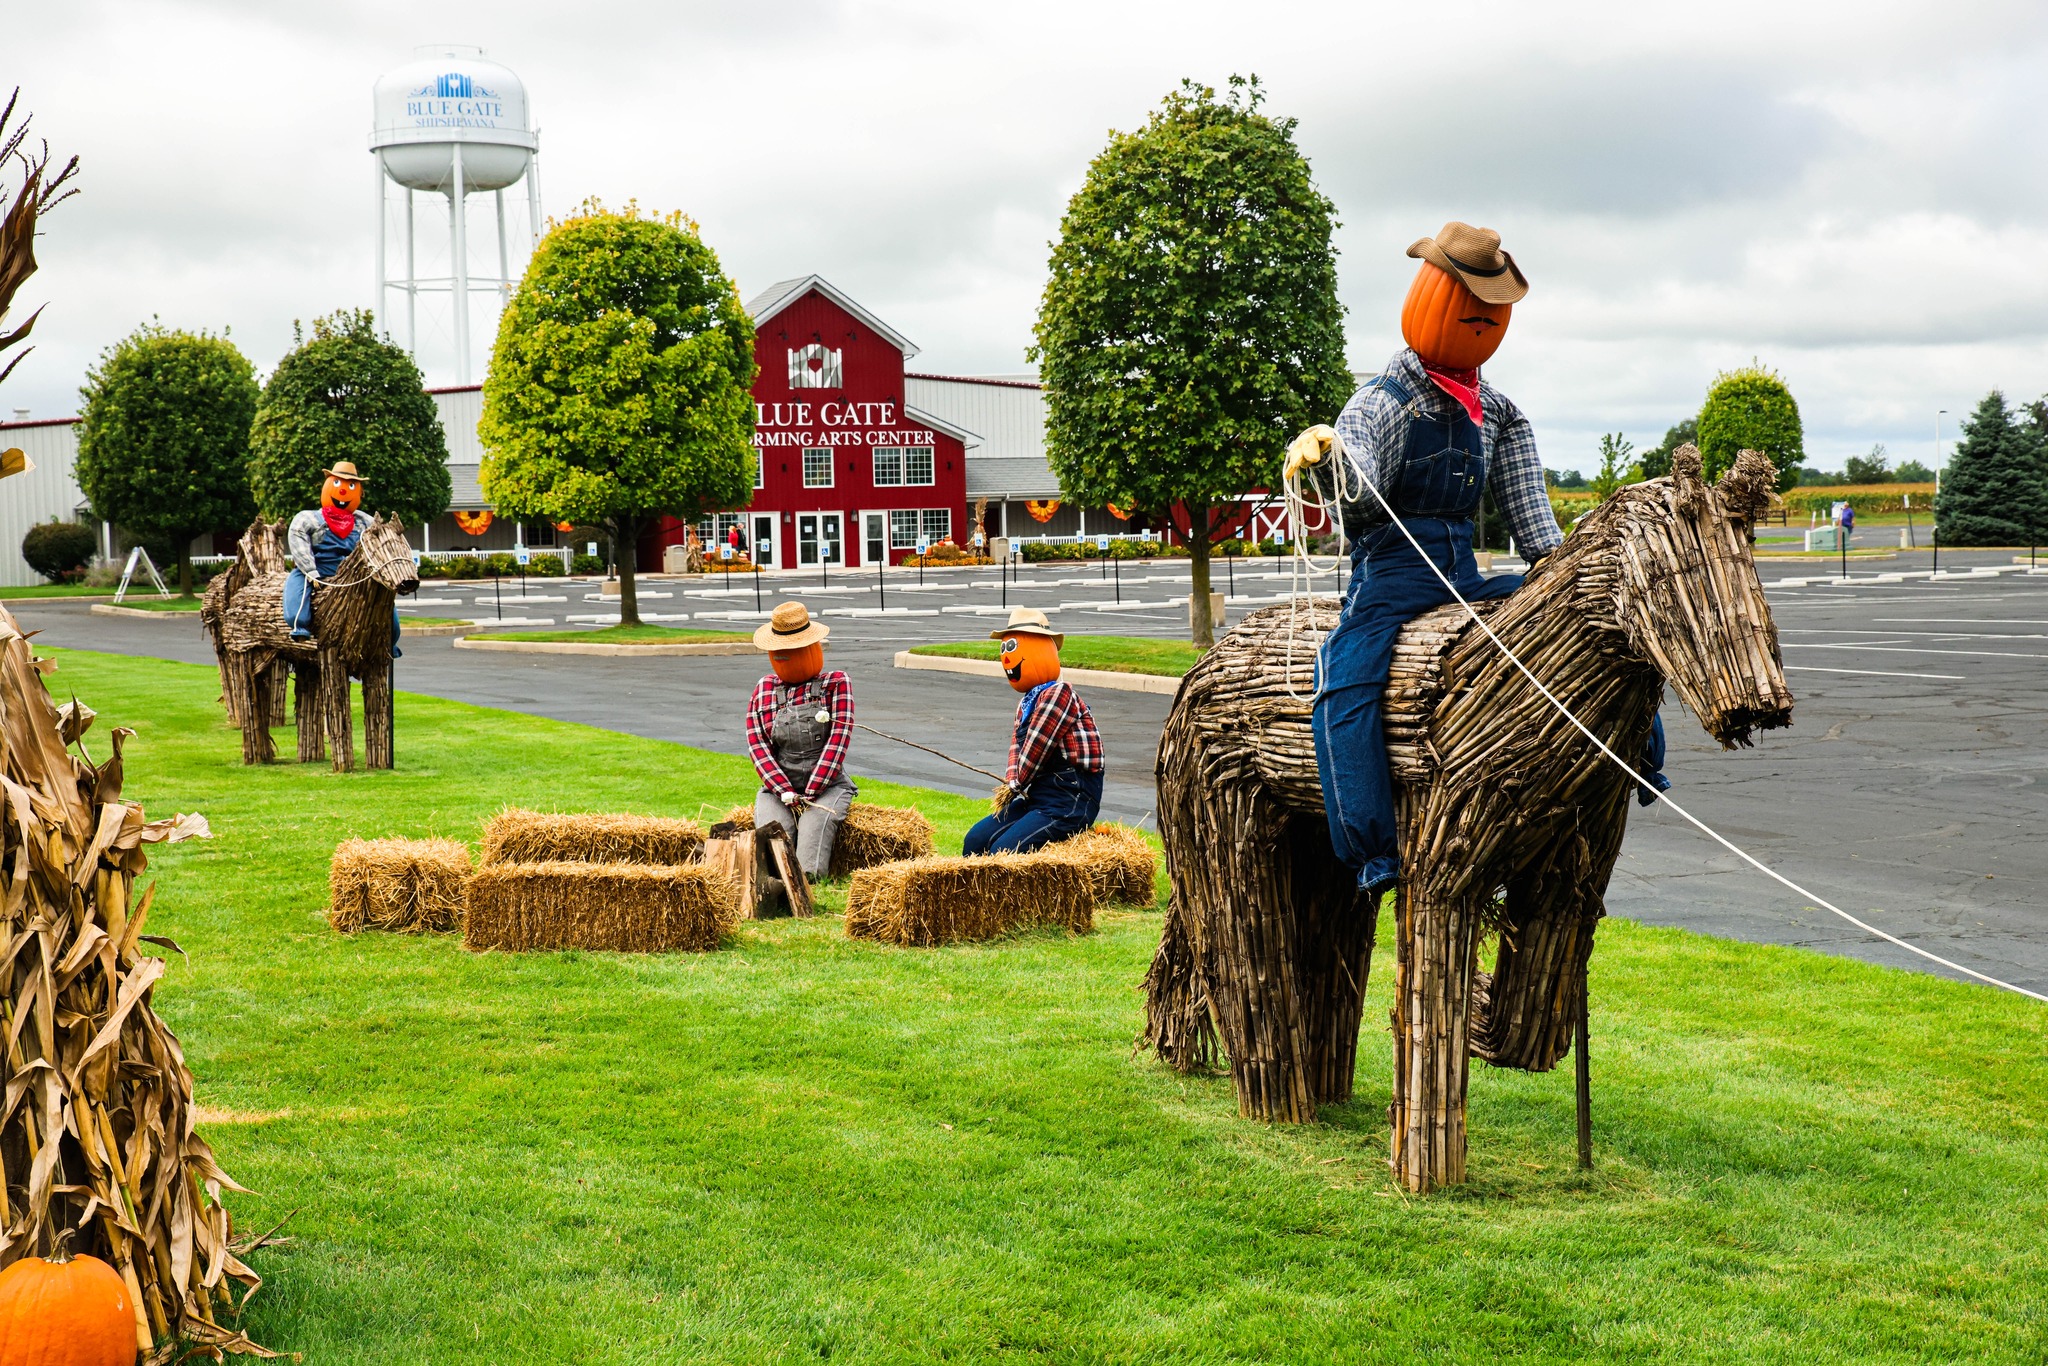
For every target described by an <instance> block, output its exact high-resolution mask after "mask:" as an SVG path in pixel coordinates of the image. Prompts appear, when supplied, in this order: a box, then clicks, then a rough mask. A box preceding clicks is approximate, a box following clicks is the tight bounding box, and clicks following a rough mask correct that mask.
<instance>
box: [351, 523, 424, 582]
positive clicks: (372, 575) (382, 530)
mask: <svg viewBox="0 0 2048 1366" xmlns="http://www.w3.org/2000/svg"><path fill="white" fill-rule="evenodd" d="M334 577H335V578H336V579H337V580H339V581H341V582H342V583H347V582H348V581H350V580H352V579H361V578H365V577H366V578H367V579H368V580H369V581H370V582H372V583H374V584H376V585H377V586H378V587H380V588H385V589H389V590H390V591H391V592H392V593H393V594H396V595H399V596H403V595H405V594H409V593H412V592H414V591H416V590H417V589H418V588H419V586H420V569H419V565H418V563H417V562H416V561H415V560H414V559H413V557H412V546H411V545H409V544H407V542H406V539H405V525H404V523H402V522H400V521H399V520H398V519H397V518H396V517H389V518H386V517H374V518H372V519H371V520H370V524H369V525H368V526H367V527H364V528H363V539H362V540H361V541H359V542H357V543H356V548H355V553H353V554H351V555H350V556H349V557H348V558H347V559H346V560H344V561H342V565H341V568H340V569H339V570H338V571H336V573H335V576H334Z"/></svg>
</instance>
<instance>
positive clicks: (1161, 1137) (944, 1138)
mask: <svg viewBox="0 0 2048 1366" xmlns="http://www.w3.org/2000/svg"><path fill="white" fill-rule="evenodd" d="M1077 639H1078V638H1077ZM1070 643H1071V641H1070ZM49 653H51V654H53V655H54V656H55V657H56V658H57V659H58V661H59V665H60V667H59V669H58V671H57V672H56V673H55V674H54V675H53V676H52V677H51V679H50V683H51V686H52V688H53V689H54V690H55V691H57V692H58V693H59V694H61V695H65V696H68V695H70V693H71V692H72V691H73V690H74V689H75V690H76V691H77V693H78V695H79V696H80V697H81V698H82V699H84V700H86V701H88V702H90V704H91V705H92V706H94V707H95V708H97V709H98V710H99V712H100V722H99V726H98V728H96V730H95V731H94V732H93V733H92V734H90V735H89V736H88V737H87V739H86V744H87V746H88V747H89V748H90V749H91V750H92V751H93V753H94V754H96V755H103V754H104V753H105V747H104V733H105V731H106V730H107V729H108V728H110V727H112V726H113V725H117V724H120V725H130V726H134V727H136V729H137V732H138V733H137V735H136V737H135V739H134V741H133V742H131V743H130V744H129V746H128V748H127V750H126V754H127V761H128V768H127V773H128V779H127V794H128V795H129V796H131V797H133V798H136V799H138V800H142V801H144V802H146V803H147V805H148V808H149V811H150V812H151V814H153V815H167V814H169V813H170V812H172V811H174V810H193V809H197V810H201V811H204V812H205V813H206V814H207V815H208V817H209V818H210V819H211V821H212V824H213V829H214V831H215V832H216V835H215V838H214V839H213V840H211V841H210V842H204V843H201V842H194V843H188V844H183V845H178V846H175V847H172V848H169V849H165V850H163V851H162V852H160V853H156V854H153V855H152V868H151V874H150V875H151V876H152V877H154V878H156V879H157V880H158V881H159V883H160V887H159V891H158V894H157V899H156V903H155V910H154V911H153V913H152V916H151V920H150V929H151V931H152V932H153V933H157V934H163V935H167V936H169V937H171V938H174V939H175V940H177V941H178V943H179V944H180V945H182V946H183V948H184V949H185V951H186V952H187V953H188V954H189V955H190V958H189V961H187V960H186V959H184V958H180V957H178V956H177V955H173V956H172V961H171V964H170V969H169V972H168V974H167V975H166V977H165V978H164V980H163V981H162V982H161V983H160V984H159V985H158V986H157V987H156V989H155V997H154V999H155V1004H156V1007H157V1009H158V1010H159V1011H161V1012H162V1013H163V1014H164V1015H165V1016H166V1017H167V1018H168V1019H169V1020H170V1022H171V1023H172V1024H173V1026H174V1027H175V1028H176V1029H177V1030H178V1032H179V1035H180V1037H181V1039H182V1040H183V1042H184V1047H185V1051H186V1056H187V1058H188V1060H189V1062H190V1064H191V1067H192V1069H193V1071H194V1072H195V1073H196V1074H197V1076H198V1079H199V1080H198V1088H199V1098H200V1101H201V1102H202V1103H203V1104H204V1105H206V1106H208V1107H211V1108H212V1110H214V1111H216V1112H220V1113H218V1114H217V1115H216V1117H215V1118H212V1119H210V1120H208V1121H207V1122H206V1124H205V1126H204V1127H205V1132H206V1133H207V1136H208V1137H209V1139H210V1140H211V1141H212V1143H213V1145H214V1147H215V1149H216V1150H217V1151H218V1153H219V1155H220V1159H221V1161H222V1163H223V1165H224V1166H225V1167H226V1169H227V1170H228V1171H229V1172H230V1173H231V1174H233V1175H234V1176H235V1177H236V1178H237V1179H239V1180H240V1181H242V1182H243V1183H244V1184H246V1185H248V1186H250V1187H252V1188H253V1189H254V1190H255V1191H256V1192H257V1193H256V1194H253V1195H232V1196H230V1199H231V1202H232V1207H233V1209H234V1210H235V1211H236V1214H237V1217H238V1223H239V1224H240V1226H241V1227H243V1228H244V1229H261V1228H266V1227H268V1226H269V1225H270V1223H271V1222H273V1221H274V1220H277V1219H281V1218H283V1217H285V1216H286V1215H288V1214H293V1211H297V1212H296V1214H294V1215H293V1217H292V1218H291V1221H290V1223H289V1225H288V1226H287V1232H288V1233H290V1234H291V1235H293V1237H294V1239H295V1241H293V1242H292V1243H291V1244H289V1245H287V1246H283V1247H276V1248H267V1249H264V1250H262V1251H261V1252H258V1253H256V1254H254V1256H253V1261H254V1263H255V1265H256V1266H257V1268H258V1269H259V1270H260V1271H261V1272H262V1274H263V1275H264V1277H265V1278H266V1284H265V1286H264V1288H263V1290H262V1292H261V1293H260V1294H259V1295H258V1296H257V1298H256V1301H255V1303H254V1304H253V1305H252V1306H251V1309H250V1312H249V1314H248V1315H247V1317H246V1319H245V1320H244V1326H246V1327H247V1328H248V1329H249V1330H250V1331H251V1332H252V1333H253V1335H254V1336H255V1337H256V1338H257V1339H258V1340H259V1341H261V1342H264V1343H266V1344H268V1345H269V1346H271V1347H273V1348H277V1349H280V1350H284V1351H289V1352H303V1353H305V1359H306V1360H307V1361H308V1362H318V1363H322V1364H323V1366H331V1364H333V1363H394V1364H396V1363H404V1364H405V1366H417V1363H421V1362H433V1363H436V1366H447V1364H448V1363H478V1364H479V1366H482V1364H483V1363H492V1364H493V1366H498V1364H502V1363H508V1362H567V1361H575V1362H583V1363H621V1364H623V1363H641V1362H647V1361H663V1362H673V1361H689V1362H765V1361H797V1360H810V1361H824V1360H830V1361H833V1362H844V1361H854V1362H878V1363H879V1362H892V1363H893V1362H983V1361H992V1362H1020V1363H1022V1362H1034V1363H1035V1362H1084V1361H1085V1362H1118V1363H1140V1362H1144V1363H1151V1362H1179V1361H1190V1360H1201V1361H1261V1362H1266V1361H1274V1362H1278V1361H1290V1362H1291V1361H1316V1362H1338V1361H1341V1362H1347V1363H1349V1362H1390V1363H1391V1362H1412V1361H1419V1360H1428V1361H1450V1362H1492V1361H1499V1360H1502V1359H1513V1360H1517V1361H1574V1362H1612V1363H1624V1362H1625V1363H1640V1362H1645V1361H1654V1362H1679V1361H1686V1362H1691V1361H1698V1362H1730V1361H1755V1362H1798V1363H1800V1366H1810V1364H1811V1363H1848V1362H1855V1363H1869V1362H1922V1361H1933V1360H1940V1361H1951V1360H1962V1359H1968V1360H1974V1361H2034V1362H2038V1361H2039V1360H2041V1359H2042V1357H2043V1356H2044V1354H2048V1240H2044V1238H2043V1236H2042V1235H2043V1230H2044V1215H2048V1046H2044V1045H2048V1032H2044V1020H2048V1014H2044V1012H2043V1010H2042V1008H2041V1007H2039V1006H2037V1005H2035V1004H2034V1003H2032V1002H2028V1001H2024V1000H2021V999H2019V998H2016V997H2011V996H2003V995H1998V994H1994V993H1993V992H1991V991H1989V990H1987V989H1985V988H1981V987H1974V986H1962V985H1958V984H1955V983H1950V982H1944V981H1939V980H1936V979H1934V978H1930V977H1924V976H1919V975H1915V974H1910V973H1904V972H1894V971H1887V970H1884V969H1880V968H1875V967H1870V966H1867V965H1864V964H1860V963H1856V962H1852V961H1848V960H1844V959H1836V958H1827V957H1823V956H1820V955H1817V954H1812V953H1807V952H1803V951H1799V950H1794V949H1779V948H1766V947H1757V946H1752V945H1744V944H1736V943H1730V942H1726V941H1720V940H1714V939H1708V938H1703V937H1700V936H1696V935H1690V934H1685V933H1682V932H1677V931H1670V930H1652V929H1646V928H1642V927H1639V926H1635V925H1632V924H1628V923H1624V922H1615V923H1609V924H1608V925H1606V926H1604V927H1603V928H1602V930H1601V933H1600V938H1599V943H1598V948H1597V951H1596V952H1595V955H1594V958H1593V968H1592V1003H1593V1004H1592V1039H1593V1085H1594V1115H1595V1123H1596V1133H1597V1141H1596V1155H1597V1159H1598V1169H1597V1170H1596V1171H1594V1172H1593V1173H1591V1174H1587V1175H1582V1174H1580V1173H1578V1172H1577V1171H1575V1170H1574V1168H1573V1121H1572V1096H1571V1077H1570V1070H1569V1067H1566V1068H1564V1069H1561V1070H1559V1071H1558V1072H1555V1073H1552V1074H1549V1075H1544V1076H1529V1075H1524V1074H1520V1073H1510V1072H1497V1071H1494V1070H1492V1069H1489V1068H1487V1067H1485V1066H1483V1065H1479V1064H1475V1065H1474V1066H1473V1070H1472V1110H1471V1128H1472V1161H1471V1166H1472V1180H1471V1182H1470V1184H1469V1185H1467V1186H1465V1187H1463V1188H1461V1189H1458V1190H1454V1191H1449V1192H1445V1193H1442V1194H1440V1195H1436V1196H1431V1197H1428V1198H1422V1199H1418V1198H1413V1197H1408V1196H1406V1195H1403V1194H1402V1193H1401V1192H1399V1191H1398V1190H1397V1188H1396V1187H1395V1186H1394V1185H1393V1184H1392V1183H1391V1182H1390V1180H1389V1178H1388V1174H1387V1171H1386V1167H1385V1155H1386V1138H1387V1135H1386V1106H1387V1100H1388V1071H1389V1054H1388V1039H1387V1034H1386V1030H1385V1021H1386V1018H1387V1009H1388V1005H1389V990H1390V987H1391V984H1392V977H1393V972H1392V964H1391V961H1390V958H1389V954H1388V952H1387V951H1386V946H1387V945H1388V943H1389V942H1390V940H1389V934H1388V930H1387V927H1386V926H1385V925H1384V924H1383V925H1382V928H1381V946H1382V947H1381V950H1380V951H1379V952H1378V953H1376V955H1375V959H1374V965H1373V970H1372V976H1371V978H1370V982H1369V1001H1368V1004H1367V1008H1366V1011H1365V1018H1366V1020H1367V1022H1368V1023H1367V1027H1366V1032H1365V1035H1364V1038H1363V1040H1362V1046H1361V1049H1360V1057H1361V1063H1360V1071H1359V1084H1358V1096H1357V1099H1356V1101H1355V1102H1354V1103H1352V1104H1350V1105H1345V1106H1339V1107H1333V1108H1331V1109H1330V1110H1328V1111H1327V1112H1326V1114H1325V1117H1324V1120H1323V1122H1321V1123H1319V1124H1315V1125H1312V1126H1307V1127H1299V1128H1290V1127H1278V1126H1267V1125H1262V1124H1255V1123H1250V1122H1247V1121H1244V1120H1241V1119H1239V1118H1238V1117H1237V1113H1236V1105H1235V1103H1234V1100H1233V1098H1232V1094H1231V1089H1230V1085H1229V1083H1228V1081H1227V1079H1225V1078H1221V1077H1214V1076H1198V1077H1186V1078H1184V1077H1179V1076H1176V1075H1174V1074H1173V1073H1171V1072H1169V1071H1166V1070H1164V1069H1162V1068H1160V1067H1159V1066H1157V1065H1156V1064H1155V1063H1153V1062H1151V1061H1150V1060H1148V1059H1146V1058H1144V1057H1142V1056H1134V1055H1133V1054H1132V1051H1131V1040H1132V1037H1133V1036H1134V1035H1135V1034H1136V1033H1137V1032H1138V1030H1139V1028H1140V1025H1141V1022H1142V1013H1143V1012H1142V997H1141V995H1140V994H1139V991H1138V984H1139V981H1140V979H1141V978H1142V976H1143V974H1144V971H1145V967H1146V964H1147V962H1148V961H1149V959H1150V957H1151V954H1152V951H1153V948H1154V946H1155V945H1156V943H1157V940H1158V935H1159V925H1160V918H1159V915H1158V913H1157V912H1144V913H1139V912H1128V911H1117V912H1112V913H1110V914H1108V915H1106V916H1105V917H1104V918H1103V922H1102V925H1101V928H1100V930H1099V932H1098V933H1096V934H1094V935H1092V936H1088V937H1085V938H1070V937H1066V936H1063V935H1057V934H1032V935H1025V936H1021V937H1018V938H1015V939H1011V940H1006V941H1002V942H997V943H993V944H986V945H979V946H962V947H956V948H949V949H940V950H904V949H896V948H888V947H881V946H876V945H872V944H865V943H854V942H850V941H848V940H847V939H846V938H845V937H844V936H843V933H842V932H841V930H840V927H839V921H838V920H837V918H836V917H834V916H831V915H826V916H821V917H819V918H818V919H816V920H813V921H808V922H792V921H780V922H769V923H764V924H760V925H752V926H748V927H747V928H744V929H743V930H741V931H740V932H739V933H738V934H737V935H736V936H735V937H734V939H733V941H732V943H731V946H730V948H729V949H727V950H726V951H723V952H719V953H715V954H708V955H675V956H627V955H612V954H595V953H547V954H528V955H509V954H487V955H473V954H469V953H466V952H464V951H463V949H462V948H461V947H460V944H459V942H458V941H457V940H456V939H454V938H452V937H436V938H408V937H399V936H387V935H377V934H367V935H363V936H361V937H358V938H355V939H344V938H342V937H341V936H338V935H336V934H334V933H333V932H332V931H331V930H329V929H328V927H327V924H326V921H325V918H324V906H325V902H326V870H327V859H328V855H329V852H330V851H331V849H332V848H333V846H334V845H335V844H336V843H337V842H338V841H340V840H342V839H344V838H346V837H348V836H352V835H362V836H378V835H408V836H425V835H442V836H450V837H453V838H457V839H470V840H474V838H475V836H476V833H477V828H478V823H479V822H480V821H481V820H482V819H483V818H485V817H486V816H488V815H489V814H490V813H491V812H492V811H494V810H496V809H498V808H499V807H500V806H502V805H504V804H506V803H519V804H524V805H529V806H534V807H539V808H543V809H596V810H621V809H623V810H633V811H641V812H649V813H655V814H666V815H680V816H696V815H699V814H700V813H701V814H704V815H709V814H712V813H716V812H720V811H723V810H724V809H725V808H726V807H728V806H730V805H732V804H734V803H736V802H739V801H742V800H745V799H747V798H748V796H749V795H750V794H751V792H752V791H753V789H754V781H753V776H752V773H751V770H750V768H749V766H748V764H747V762H746V761H745V760H744V759H741V758H737V757H732V756H726V755H716V754H708V753H704V752H702V751H697V750H692V749H687V748H684V747H681V746H677V745H672V744H664V743H660V742H657V741H651V740H642V739H634V738H630V737H626V736H622V735H617V734H613V733H610V732H605V731H598V730H591V729H587V728H583V727H579V726H573V725H566V724H561V723H556V722H551V721H545V720H538V719H534V718H530V717H525V716H517V715H513V714H509V713H504V712H495V711H488V710H483V709H479V708H475V707H469V706H463V705H460V704H457V703H452V702H446V701H440V700H435V699H430V698H424V697H419V696H415V695H412V694H400V696H399V698H398V703H397V720H398V735H397V752H398V756H399V762H400V764H401V767H400V768H399V769H398V770H397V771H395V772H387V773H361V772H359V773H354V774H341V775H337V774H334V773H332V772H330V771H328V769H327V768H326V766H325V765H309V766H298V765H278V766H275V767H269V768H257V769H250V768H244V767H243V766H242V765H241V763H240V761H239V756H240V745H239V743H238V739H237V736H236V734H235V732H233V731H231V730H229V729H227V728H226V727H225V726H224V725H223V724H222V720H221V714H220V710H219V707H218V706H217V704H216V703H215V702H214V696H215V694H216V693H217V691H218V680H217V678H216V676H215V672H214V670H212V669H211V668H205V667H197V666H189V665H179V664H171V663H164V662H159V661H151V660H144V659H129V658H118V657H113V656H99V655H88V654H79V653H73V652H65V651H51V652H49ZM280 743H281V747H282V748H283V750H284V752H287V753H288V752H289V751H290V746H289V743H288V738H287V737H280ZM854 758H855V766H856V767H858V761H859V752H858V750H856V753H855V756H854ZM862 797H863V798H864V799H866V800H871V801H878V802H887V803H895V804H901V803H915V804H917V805H919V806H920V807H922V808H923V809H924V810H925V811H926V812H928V813H929V814H930V815H931V817H932V819H933V820H934V822H935V824H936V825H937V826H938V828H939V832H940V843H941V847H942V848H945V847H957V843H956V842H957V840H958V839H959V837H960V834H961V832H962V831H963V830H964V829H965V827H966V826H967V825H968V824H969V823H970V822H971V821H972V820H974V819H975V818H977V817H978V816H979V815H980V814H981V813H982V811H983V810H984V809H985V807H984V806H983V804H982V803H980V802H978V801H974V800H970V799H967V798H961V797H954V796H949V795H945V794H939V793H933V792H925V791H919V790H915V789H908V788H901V787H892V786H890V785H888V784H883V783H871V782H863V783H862ZM1674 894H1678V893H1674ZM1763 894H1765V893H1764V891H1763V890H1762V889H1760V891H1759V895H1763ZM823 901H824V903H825V905H826V906H827V907H828V908H829V907H836V906H839V905H841V904H843V891H842V890H839V889H832V888H828V889H827V893H826V895H825V897H824V898H823Z"/></svg>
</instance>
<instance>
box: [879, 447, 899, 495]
mask: <svg viewBox="0 0 2048 1366" xmlns="http://www.w3.org/2000/svg"><path fill="white" fill-rule="evenodd" d="M902 482H903V448H902V447H901V446H877V447H875V487H876V488H878V489H879V488H889V487H892V486H894V485H897V484H901V483H902Z"/></svg>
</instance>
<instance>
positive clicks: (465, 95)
mask: <svg viewBox="0 0 2048 1366" xmlns="http://www.w3.org/2000/svg"><path fill="white" fill-rule="evenodd" d="M434 93H435V94H436V95H438V96H439V97H441V98H442V99H444V100H466V99H469V98H470V85H469V77H467V76H465V75H463V74H462V73H461V72H459V71H450V72H448V73H447V74H446V75H443V76H440V77H438V78H437V79H436V80H435V82H434Z"/></svg>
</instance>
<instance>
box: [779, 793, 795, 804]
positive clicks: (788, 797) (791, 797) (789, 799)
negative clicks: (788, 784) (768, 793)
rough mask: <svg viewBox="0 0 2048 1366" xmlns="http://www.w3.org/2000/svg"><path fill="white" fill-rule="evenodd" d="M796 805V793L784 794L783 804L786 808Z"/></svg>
mask: <svg viewBox="0 0 2048 1366" xmlns="http://www.w3.org/2000/svg"><path fill="white" fill-rule="evenodd" d="M796 803H797V795H796V793H794V792H785V793H783V794H782V804H783V805H784V806H788V807H794V806H795V805H796Z"/></svg>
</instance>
